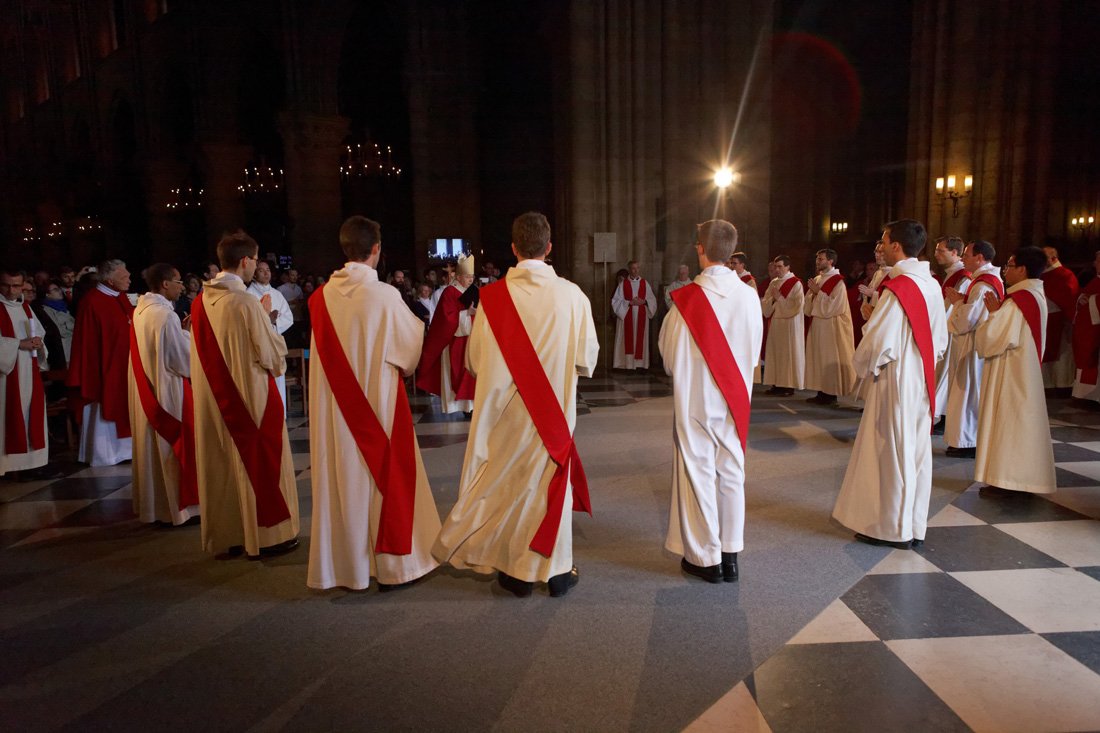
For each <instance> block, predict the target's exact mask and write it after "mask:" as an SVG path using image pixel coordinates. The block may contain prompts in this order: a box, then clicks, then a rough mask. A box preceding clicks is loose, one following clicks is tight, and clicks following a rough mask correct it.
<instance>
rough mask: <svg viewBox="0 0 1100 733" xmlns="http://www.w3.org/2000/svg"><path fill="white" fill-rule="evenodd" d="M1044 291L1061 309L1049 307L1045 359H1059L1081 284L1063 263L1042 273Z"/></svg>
mask: <svg viewBox="0 0 1100 733" xmlns="http://www.w3.org/2000/svg"><path fill="white" fill-rule="evenodd" d="M1042 279H1043V293H1044V294H1045V295H1046V296H1047V300H1049V301H1051V302H1052V303H1054V304H1055V305H1056V306H1058V307H1059V308H1060V309H1061V311H1060V312H1059V311H1056V310H1054V309H1053V308H1047V336H1046V349H1045V350H1044V352H1043V361H1044V362H1051V361H1058V357H1059V356H1060V355H1061V353H1062V331H1064V330H1065V327H1066V322H1067V319H1069V318H1070V317H1071V316H1072V314H1073V312H1074V310H1075V309H1076V308H1077V293H1078V291H1080V289H1081V288H1080V286H1079V285H1078V284H1077V276H1076V275H1074V274H1073V271H1072V270H1070V269H1069V268H1068V267H1066V266H1064V265H1061V266H1059V267H1055V268H1054V269H1053V270H1047V271H1046V272H1044V273H1043V274H1042Z"/></svg>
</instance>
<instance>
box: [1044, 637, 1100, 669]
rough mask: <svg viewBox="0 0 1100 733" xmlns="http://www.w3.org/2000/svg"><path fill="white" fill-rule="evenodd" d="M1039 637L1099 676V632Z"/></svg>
mask: <svg viewBox="0 0 1100 733" xmlns="http://www.w3.org/2000/svg"><path fill="white" fill-rule="evenodd" d="M1040 636H1042V637H1043V638H1044V639H1046V640H1047V641H1049V642H1050V643H1051V644H1053V645H1054V646H1056V647H1058V648H1059V649H1061V650H1062V651H1064V652H1065V653H1066V654H1068V655H1070V656H1071V657H1073V658H1074V659H1076V660H1077V661H1078V662H1080V663H1081V664H1083V665H1085V666H1086V667H1088V668H1089V669H1091V670H1092V671H1093V672H1096V673H1097V674H1100V631H1067V632H1063V633H1058V634H1040Z"/></svg>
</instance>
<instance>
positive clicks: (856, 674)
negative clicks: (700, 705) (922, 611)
mask: <svg viewBox="0 0 1100 733" xmlns="http://www.w3.org/2000/svg"><path fill="white" fill-rule="evenodd" d="M746 684H747V685H750V689H751V688H755V696H756V702H757V705H758V706H759V707H760V712H761V713H763V714H764V719H765V720H766V721H767V722H768V725H769V726H770V727H771V729H772V730H773V731H776V733H780V732H782V733H787V732H788V731H789V732H791V733H794V732H798V731H813V732H817V731H868V732H869V733H870V732H874V733H881V731H903V730H904V731H918V730H922V731H923V730H935V731H967V730H969V728H968V727H967V726H966V724H965V723H963V722H962V720H960V719H959V717H958V716H957V715H956V714H955V713H954V712H952V710H951V709H950V708H949V707H948V706H947V705H946V703H944V702H943V701H942V700H941V699H940V698H939V697H938V696H937V695H936V694H935V693H934V692H932V690H930V689H929V688H928V686H927V685H926V684H924V682H922V681H921V679H920V678H919V677H917V675H916V674H915V673H913V671H912V670H910V669H909V667H907V666H906V665H905V663H904V662H902V661H901V660H900V659H898V658H897V657H896V656H895V655H894V654H893V653H892V652H891V651H890V650H889V649H887V648H886V645H885V644H883V643H882V642H877V641H867V642H851V643H844V644H792V645H788V646H785V647H784V648H783V649H782V650H781V651H780V652H779V653H778V654H776V655H775V656H774V657H772V658H771V659H769V660H768V661H766V662H764V664H763V665H761V666H760V668H759V669H757V670H756V671H755V672H754V673H753V675H752V677H751V684H750V680H746Z"/></svg>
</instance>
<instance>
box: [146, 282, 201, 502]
mask: <svg viewBox="0 0 1100 733" xmlns="http://www.w3.org/2000/svg"><path fill="white" fill-rule="evenodd" d="M134 330H135V332H136V333H137V343H138V351H139V353H140V355H141V365H142V366H143V367H145V376H143V377H141V378H142V379H144V378H146V377H148V379H149V381H150V382H151V383H152V385H153V392H154V394H155V395H156V397H157V401H158V402H159V403H160V405H161V407H163V408H164V410H165V411H166V412H167V413H168V414H169V415H171V416H172V417H174V418H176V419H177V420H178V419H180V417H181V416H182V415H183V380H184V379H185V378H187V377H190V376H191V334H190V333H188V332H187V331H184V330H183V329H182V328H181V327H180V319H179V316H177V315H176V312H175V310H174V309H173V307H172V303H170V302H168V300H167V299H166V298H165V297H164V296H163V295H157V294H155V293H146V294H144V295H142V296H141V297H140V298H139V299H138V304H137V310H136V311H135V312H134ZM129 373H130V377H129V384H130V387H129V395H130V427H131V428H132V430H133V435H134V438H133V445H134V462H133V465H132V466H131V467H130V469H131V475H132V476H133V479H134V486H133V491H132V497H133V503H134V514H137V516H138V519H140V520H141V521H142V522H155V521H161V522H168V523H170V524H183V523H184V522H186V521H187V520H189V519H190V518H191V517H197V516H199V506H198V504H194V505H192V506H188V507H184V508H183V509H180V506H179V493H180V464H179V460H178V459H177V458H176V454H175V453H174V452H173V451H172V445H171V444H170V443H169V442H168V441H166V440H165V439H164V438H162V437H161V436H160V435H158V434H157V431H156V430H154V429H153V426H152V425H151V424H150V423H149V418H148V417H146V415H145V410H144V409H143V408H142V406H141V397H140V395H139V394H138V389H137V384H136V382H135V376H136V375H135V374H134V368H133V364H132V363H131V364H130V370H129Z"/></svg>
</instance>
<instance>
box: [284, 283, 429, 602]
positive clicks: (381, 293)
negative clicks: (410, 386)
mask: <svg viewBox="0 0 1100 733" xmlns="http://www.w3.org/2000/svg"><path fill="white" fill-rule="evenodd" d="M324 298H325V307H326V308H327V310H328V313H329V317H330V318H331V319H332V327H333V330H334V331H335V332H336V335H337V337H338V338H339V342H340V346H341V347H342V348H343V351H344V354H345V355H346V356H347V358H348V362H349V363H350V364H351V369H352V371H353V372H354V373H355V378H356V380H357V381H358V383H359V385H360V387H361V388H363V393H364V394H365V395H366V397H367V401H368V402H369V403H370V405H371V407H372V408H373V409H374V414H375V415H376V416H377V417H378V422H379V423H381V425H382V429H383V430H385V431H386V434H387V435H389V434H391V432H392V430H393V415H394V408H395V406H396V404H397V402H396V398H397V390H399V389H401V390H403V389H405V384H404V381H403V380H402V373H405V374H411V373H412V371H413V370H414V369H415V368H416V364H417V362H418V361H419V360H420V349H421V347H422V346H423V345H424V323H423V322H422V321H421V320H420V319H419V318H417V317H416V316H415V315H413V312H412V311H411V310H409V308H408V306H406V305H405V302H404V301H403V300H402V299H401V293H400V292H398V290H397V289H396V288H394V287H392V286H390V285H387V284H386V283H384V282H379V280H378V272H377V271H376V270H375V269H374V268H373V267H370V266H368V265H366V264H364V263H360V262H349V263H347V264H346V265H344V268H343V269H342V270H337V271H336V272H334V273H333V274H332V277H331V278H330V279H329V281H328V283H327V284H326V285H325V288H324ZM310 349H311V353H313V354H314V355H315V356H314V358H313V360H312V366H313V371H312V372H311V373H310V380H309V453H310V480H311V482H312V485H313V524H312V531H311V533H310V545H309V574H308V576H307V579H306V584H307V585H309V587H310V588H333V587H336V586H342V587H344V588H351V589H354V590H361V589H363V588H366V587H368V586H369V585H370V579H371V576H373V577H375V578H377V579H378V582H380V583H384V584H389V585H397V584H400V583H407V582H409V581H411V580H416V579H417V578H419V577H421V576H422V575H425V574H427V573H429V572H431V571H432V569H434V568H435V567H436V566H437V565H438V563H437V562H436V561H435V559H434V558H433V557H432V554H431V548H432V543H433V542H435V538H436V535H438V534H439V527H440V523H439V511H438V510H437V509H436V506H435V499H433V498H432V491H431V487H430V486H429V485H428V475H427V473H426V472H425V470H424V463H423V461H422V460H421V458H420V446H419V444H418V443H417V442H416V436H415V435H414V436H413V448H414V453H415V455H416V465H415V466H409V467H408V470H409V471H414V472H415V474H416V494H415V499H414V508H413V527H412V530H413V532H412V552H411V553H410V554H408V555H391V554H388V553H381V554H375V551H374V548H375V543H376V541H377V538H378V520H379V516H380V513H381V507H382V502H383V501H384V499H383V498H382V495H381V493H379V491H378V485H377V484H376V483H375V481H374V477H373V475H372V474H371V472H370V468H369V467H368V466H367V464H366V462H365V461H364V460H363V456H362V454H361V453H360V452H359V448H358V446H357V444H356V442H355V439H354V438H353V437H352V434H351V431H350V430H349V429H348V424H347V420H346V418H345V415H344V414H343V413H342V412H341V410H340V406H339V405H338V404H337V395H336V394H334V393H333V391H332V388H331V387H330V386H329V381H328V377H327V375H326V373H325V368H324V364H323V363H322V361H321V360H320V358H318V357H317V356H316V355H317V346H316V342H315V341H314V342H313V343H311V345H310ZM405 409H408V408H407V407H406V408H405ZM353 417H354V416H353Z"/></svg>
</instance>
